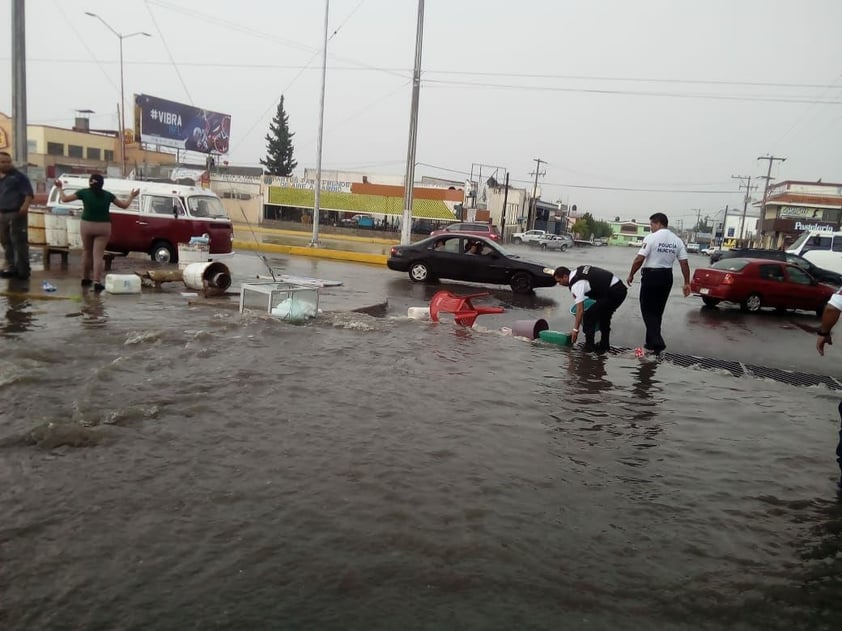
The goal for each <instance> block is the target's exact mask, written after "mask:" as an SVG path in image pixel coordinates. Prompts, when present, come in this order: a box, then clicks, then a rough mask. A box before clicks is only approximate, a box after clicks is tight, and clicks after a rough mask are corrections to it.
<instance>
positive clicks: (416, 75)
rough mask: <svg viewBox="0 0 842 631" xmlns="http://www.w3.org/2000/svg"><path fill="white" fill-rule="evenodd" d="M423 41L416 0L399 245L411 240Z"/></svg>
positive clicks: (421, 18)
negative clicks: (416, 18) (413, 62)
mask: <svg viewBox="0 0 842 631" xmlns="http://www.w3.org/2000/svg"><path fill="white" fill-rule="evenodd" d="M423 43H424V0H418V23H417V25H416V27H415V67H414V69H413V71H412V102H411V103H412V104H411V106H410V114H409V142H408V143H407V148H406V175H405V176H404V180H403V186H404V191H403V220H402V221H401V245H407V244H408V243H409V242H410V241H411V240H412V196H413V192H414V190H413V188H414V186H415V147H416V143H417V140H418V97H419V95H420V93H421V48H422V45H423Z"/></svg>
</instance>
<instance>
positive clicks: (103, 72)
mask: <svg viewBox="0 0 842 631" xmlns="http://www.w3.org/2000/svg"><path fill="white" fill-rule="evenodd" d="M54 4H55V5H56V8H57V9H58V10H59V12H60V13H61V15H62V17H63V18H64V23H65V24H66V25H67V26H69V27H70V30H72V31H73V33H74V34H75V35H76V37H77V39H78V40H79V41H80V42H82V46H84V48H85V50H86V51H88V54H89V55H90V56H91V59H93V61H94V63H95V64H96V65H97V66H99V69H100V70H102V74H103V75H105V79H106V81H108V83H110V84H111V87H112V88H114V89H115V90H119V88H118V87H117V84H116V83H114V81H112V80H111V77H110V76H109V75H108V73H107V72H105V67H104V66H103V65H102V64H101V63H100V61H99V59H97V58H96V55H94V51H92V50H91V47H90V46H88V42H87V41H85V38H84V37H82V36H81V35H80V34H79V31H77V30H76V28H75V27H74V26H73V22H71V21H70V20H69V19H68V17H67V14H66V13H65V12H64V9H63V8H62V7H61V4H59V2H58V0H54ZM29 61H30V60H29V59H27V63H29ZM85 63H90V60H87V59H86V60H85ZM113 63H116V64H119V63H120V62H119V61H115V62H113Z"/></svg>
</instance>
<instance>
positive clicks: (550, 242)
mask: <svg viewBox="0 0 842 631" xmlns="http://www.w3.org/2000/svg"><path fill="white" fill-rule="evenodd" d="M536 245H538V247H539V248H541V249H542V250H560V251H562V252H564V251H566V250H567V248H572V247H573V237H571V236H570V235H568V234H552V235H550V236H548V237H544V238H543V239H541V240H540V241H538V243H537V244H536Z"/></svg>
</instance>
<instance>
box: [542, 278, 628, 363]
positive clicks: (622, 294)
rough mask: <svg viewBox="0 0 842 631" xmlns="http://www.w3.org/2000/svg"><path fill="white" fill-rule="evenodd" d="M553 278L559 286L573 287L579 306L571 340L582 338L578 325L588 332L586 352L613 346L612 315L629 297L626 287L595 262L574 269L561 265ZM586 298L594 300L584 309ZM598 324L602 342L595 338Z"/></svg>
mask: <svg viewBox="0 0 842 631" xmlns="http://www.w3.org/2000/svg"><path fill="white" fill-rule="evenodd" d="M553 278H555V281H556V282H557V283H558V284H559V285H563V286H565V287H569V288H570V293H571V294H573V302H574V303H575V305H576V320H575V322H574V323H573V329H572V330H571V331H570V341H571V342H572V343H575V342H576V338H577V337H579V326H580V325H581V326H582V331H583V332H584V333H585V346H584V350H586V351H596V352H597V353H604V352H606V351H608V350H609V349H610V348H611V339H610V336H611V316H613V315H614V312H615V311H616V310H617V308H618V307H619V306H620V305H621V304H623V301H624V300H625V299H626V286H625V285H623V282H622V281H621V280H620V279H619V278H617V277H616V276H615V275H614V274H612V273H611V272H609V271H608V270H604V269H602V268H599V267H595V266H593V265H580V266H579V267H577V268H576V269H574V270H572V271H571V270H570V269H569V268H567V267H563V266H562V267H558V268H556V270H555V272H554V273H553ZM585 298H590V299H591V300H595V301H596V302H594V304H592V305H591V307H590V309H588V310H587V311H585ZM597 327H599V331H600V338H599V344H596V343H595V341H594V337H595V335H596V329H597Z"/></svg>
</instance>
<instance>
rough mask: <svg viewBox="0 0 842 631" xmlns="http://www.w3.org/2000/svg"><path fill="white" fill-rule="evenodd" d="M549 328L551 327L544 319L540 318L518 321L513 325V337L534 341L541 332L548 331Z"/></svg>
mask: <svg viewBox="0 0 842 631" xmlns="http://www.w3.org/2000/svg"><path fill="white" fill-rule="evenodd" d="M549 328H550V325H549V324H547V321H546V320H544V319H543V318H539V319H538V320H518V321H517V322H515V323H514V324H512V335H515V336H517V337H526V338H529V339H530V340H534V339H535V338H536V337H538V334H539V333H540V332H541V331H546V330H547V329H549Z"/></svg>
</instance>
